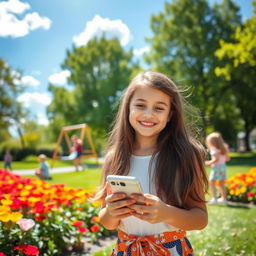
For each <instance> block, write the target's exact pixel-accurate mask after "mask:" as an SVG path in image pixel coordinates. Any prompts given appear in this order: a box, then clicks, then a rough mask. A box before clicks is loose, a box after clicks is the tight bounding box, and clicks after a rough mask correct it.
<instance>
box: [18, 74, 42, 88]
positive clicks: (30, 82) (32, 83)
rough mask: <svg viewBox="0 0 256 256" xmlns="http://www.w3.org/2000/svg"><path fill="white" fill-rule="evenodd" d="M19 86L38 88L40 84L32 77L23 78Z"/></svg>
mask: <svg viewBox="0 0 256 256" xmlns="http://www.w3.org/2000/svg"><path fill="white" fill-rule="evenodd" d="M21 84H23V85H26V86H32V87H38V86H39V85H40V82H39V81H38V80H37V79H35V78H34V77H33V76H23V77H22V78H21Z"/></svg>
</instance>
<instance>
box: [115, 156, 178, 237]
mask: <svg viewBox="0 0 256 256" xmlns="http://www.w3.org/2000/svg"><path fill="white" fill-rule="evenodd" d="M150 159H151V156H134V155H132V157H131V169H130V172H129V175H130V176H135V177H137V178H138V180H139V181H140V182H141V186H142V190H143V192H144V193H149V194H152V195H156V188H155V185H154V182H151V179H150V177H149V174H150V173H149V163H150ZM154 171H155V168H154V162H153V164H152V176H153V173H154ZM119 229H121V230H122V231H124V232H125V233H127V234H129V235H130V234H132V235H137V236H146V235H155V234H159V233H162V232H167V231H178V230H179V228H176V227H174V226H171V225H169V224H167V223H165V222H160V223H155V224H151V223H149V222H147V221H143V220H140V219H139V218H137V217H134V216H131V217H127V218H124V219H122V220H121V222H120V224H119Z"/></svg>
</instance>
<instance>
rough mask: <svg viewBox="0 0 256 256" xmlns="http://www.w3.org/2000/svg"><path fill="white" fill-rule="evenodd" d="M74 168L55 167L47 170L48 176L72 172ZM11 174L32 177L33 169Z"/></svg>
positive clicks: (16, 171) (14, 171)
mask: <svg viewBox="0 0 256 256" xmlns="http://www.w3.org/2000/svg"><path fill="white" fill-rule="evenodd" d="M74 171H75V167H74V166H63V167H55V168H52V169H50V170H49V172H50V174H53V173H64V172H74ZM12 173H15V174H18V175H34V174H35V169H23V170H13V171H12Z"/></svg>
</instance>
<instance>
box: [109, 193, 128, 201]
mask: <svg viewBox="0 0 256 256" xmlns="http://www.w3.org/2000/svg"><path fill="white" fill-rule="evenodd" d="M124 198H126V194H125V193H114V194H110V195H107V196H106V198H105V201H106V203H112V202H115V201H119V200H122V199H124Z"/></svg>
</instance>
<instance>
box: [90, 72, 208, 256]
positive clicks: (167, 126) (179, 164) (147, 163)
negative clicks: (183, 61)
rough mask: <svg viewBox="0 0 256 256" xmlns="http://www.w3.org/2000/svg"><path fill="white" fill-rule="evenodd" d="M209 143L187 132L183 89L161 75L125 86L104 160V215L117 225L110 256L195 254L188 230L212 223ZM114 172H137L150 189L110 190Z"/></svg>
mask: <svg viewBox="0 0 256 256" xmlns="http://www.w3.org/2000/svg"><path fill="white" fill-rule="evenodd" d="M203 161H204V150H203V147H202V146H201V145H200V144H199V143H198V142H197V141H196V140H195V139H193V138H192V137H191V136H190V135H189V134H188V132H187V130H186V124H185V121H184V113H183V104H182V99H181V95H180V93H179V90H178V88H177V87H176V85H175V84H174V82H173V81H172V80H170V79H169V78H168V77H167V76H165V75H163V74H161V73H157V72H142V73H140V74H138V75H137V76H136V77H135V78H134V79H133V80H132V82H131V83H130V85H129V86H128V88H127V90H126V91H125V93H124V95H123V98H122V101H121V104H120V107H119V112H118V114H117V117H116V120H115V124H114V127H113V130H112V132H111V134H110V137H109V141H108V147H107V152H106V158H105V163H104V165H103V178H102V186H101V190H100V191H99V193H98V194H97V195H96V197H95V199H101V200H102V209H101V210H100V212H99V218H100V222H101V223H102V225H103V226H104V227H105V228H107V229H110V230H112V229H118V241H117V245H116V248H115V249H113V252H112V254H111V255H172V256H177V255H193V249H192V247H191V245H190V243H189V241H188V239H187V238H186V230H196V229H203V228H204V227H205V226H206V225H207V221H208V220H207V218H208V215H207V210H206V205H205V203H206V202H205V198H204V195H205V192H206V190H207V177H206V174H205V171H204V166H203ZM108 174H116V175H131V176H136V177H137V178H138V179H139V180H140V182H141V184H142V189H143V191H144V193H145V194H143V195H138V194H133V195H132V197H131V198H127V197H126V195H125V194H124V193H111V191H110V188H109V186H108V185H107V184H106V176H107V175H108Z"/></svg>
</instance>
